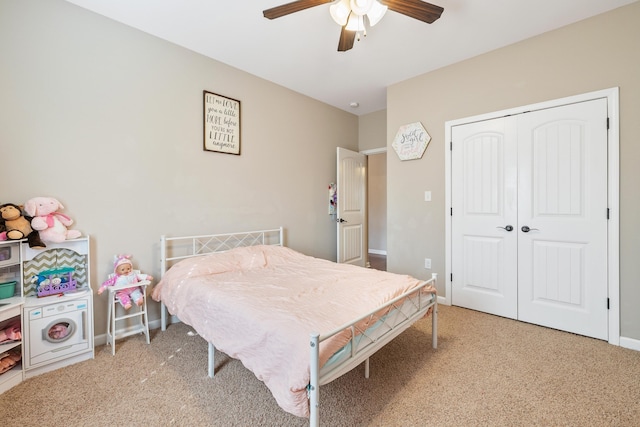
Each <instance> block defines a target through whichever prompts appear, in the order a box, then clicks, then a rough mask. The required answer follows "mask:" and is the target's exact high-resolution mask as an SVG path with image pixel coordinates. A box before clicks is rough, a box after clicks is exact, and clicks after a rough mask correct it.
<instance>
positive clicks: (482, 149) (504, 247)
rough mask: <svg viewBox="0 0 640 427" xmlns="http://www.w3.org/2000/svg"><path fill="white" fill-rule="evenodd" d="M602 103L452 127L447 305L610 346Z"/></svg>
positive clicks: (570, 106) (595, 102) (583, 104)
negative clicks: (449, 296)
mask: <svg viewBox="0 0 640 427" xmlns="http://www.w3.org/2000/svg"><path fill="white" fill-rule="evenodd" d="M606 119H607V101H606V99H597V100H592V101H586V102H580V103H576V104H571V105H565V106H561V107H555V108H549V109H546V110H539V111H533V112H528V113H524V114H519V115H514V116H509V117H503V118H498V119H493V120H487V121H482V122H477V123H470V124H465V125H460V126H456V127H454V128H453V129H452V156H451V159H452V160H451V161H452V168H451V171H452V178H451V182H452V202H453V211H452V223H451V224H452V225H451V228H452V265H451V268H452V270H451V271H452V275H453V277H452V303H453V304H454V305H459V306H462V307H467V308H471V309H476V310H480V311H484V312H488V313H492V314H497V315H501V316H505V317H511V318H517V319H519V320H523V321H526V322H530V323H535V324H538V325H543V326H548V327H553V328H556V329H561V330H564V331H569V332H574V333H578V334H581V335H586V336H590V337H594V338H599V339H607V338H608V313H607V285H608V284H607V277H608V272H607V174H608V171H607V126H606V123H607V121H606Z"/></svg>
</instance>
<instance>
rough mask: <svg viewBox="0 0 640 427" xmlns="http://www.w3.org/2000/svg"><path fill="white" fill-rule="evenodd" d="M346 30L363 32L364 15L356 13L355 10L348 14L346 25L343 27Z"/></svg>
mask: <svg viewBox="0 0 640 427" xmlns="http://www.w3.org/2000/svg"><path fill="white" fill-rule="evenodd" d="M345 28H346V30H347V31H356V32H358V33H360V32H365V31H366V29H365V28H364V16H362V15H356V13H355V12H352V13H351V15H350V16H349V20H348V21H347V26H346V27H345Z"/></svg>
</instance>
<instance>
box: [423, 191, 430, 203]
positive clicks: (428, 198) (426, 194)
mask: <svg viewBox="0 0 640 427" xmlns="http://www.w3.org/2000/svg"><path fill="white" fill-rule="evenodd" d="M424 201H425V202H430V201H431V191H425V192H424Z"/></svg>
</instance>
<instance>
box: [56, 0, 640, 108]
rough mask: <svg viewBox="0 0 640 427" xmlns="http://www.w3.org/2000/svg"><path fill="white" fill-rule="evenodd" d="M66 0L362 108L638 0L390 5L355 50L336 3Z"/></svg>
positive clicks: (455, 0)
mask: <svg viewBox="0 0 640 427" xmlns="http://www.w3.org/2000/svg"><path fill="white" fill-rule="evenodd" d="M67 1H69V2H70V3H74V4H76V5H78V6H81V7H83V8H86V9H89V10H92V11H94V12H96V13H99V14H101V15H104V16H107V17H109V18H112V19H114V20H116V21H119V22H122V23H124V24H126V25H129V26H132V27H134V28H137V29H140V30H142V31H144V32H146V33H149V34H153V35H155V36H157V37H160V38H162V39H165V40H168V41H171V42H173V43H175V44H178V45H180V46H183V47H185V48H188V49H191V50H193V51H195V52H198V53H201V54H203V55H206V56H208V57H211V58H214V59H216V60H218V61H220V62H223V63H226V64H228V65H231V66H233V67H236V68H239V69H241V70H244V71H247V72H249V73H251V74H253V75H255V76H258V77H261V78H263V79H266V80H269V81H272V82H274V83H277V84H279V85H282V86H285V87H287V88H289V89H292V90H294V91H296V92H299V93H302V94H304V95H307V96H309V97H311V98H315V99H317V100H319V101H322V102H325V103H327V104H330V105H333V106H335V107H337V108H340V109H343V110H345V111H349V112H351V113H353V114H357V115H361V114H367V113H370V112H373V111H378V110H382V109H384V108H386V88H387V87H388V86H389V85H391V84H394V83H397V82H400V81H403V80H406V79H408V78H410V77H414V76H417V75H420V74H423V73H426V72H428V71H431V70H435V69H438V68H441V67H444V66H446V65H449V64H452V63H455V62H458V61H461V60H464V59H467V58H471V57H473V56H476V55H479V54H482V53H485V52H488V51H491V50H494V49H497V48H499V47H502V46H506V45H509V44H512V43H515V42H518V41H520V40H524V39H526V38H529V37H532V36H535V35H537V34H541V33H543V32H546V31H549V30H553V29H555V28H559V27H561V26H564V25H567V24H570V23H573V22H576V21H579V20H582V19H585V18H588V17H590V16H593V15H597V14H600V13H603V12H605V11H608V10H611V9H615V8H617V7H620V6H623V5H626V4H629V3H633V2H635V1H637V0H435V1H433V3H434V4H437V5H439V6H442V7H443V8H444V13H443V14H442V17H441V18H440V19H439V20H437V21H435V22H434V23H433V24H425V23H423V22H421V21H418V20H415V19H412V18H409V17H407V16H404V15H401V14H399V13H396V12H391V11H389V12H387V14H386V15H385V16H384V18H383V19H382V21H380V23H378V25H376V26H375V27H373V28H371V29H369V31H368V34H367V37H366V38H364V39H362V40H361V41H356V42H355V45H354V48H353V49H351V50H349V51H347V52H337V45H338V38H339V35H340V27H339V26H338V25H337V24H336V23H334V22H333V20H332V19H331V17H330V15H329V4H325V5H321V6H316V7H313V8H310V9H306V10H304V11H301V12H297V13H294V14H291V15H288V16H285V17H282V18H278V19H274V20H268V19H266V18H264V17H263V16H262V11H263V10H264V9H268V8H271V7H274V6H279V5H281V4H284V3H288V2H290V1H292V0H224V1H223V0H108V1H107V0H67ZM211 89H215V88H211ZM352 102H358V103H359V104H360V106H359V107H358V108H352V107H350V104H351V103H352Z"/></svg>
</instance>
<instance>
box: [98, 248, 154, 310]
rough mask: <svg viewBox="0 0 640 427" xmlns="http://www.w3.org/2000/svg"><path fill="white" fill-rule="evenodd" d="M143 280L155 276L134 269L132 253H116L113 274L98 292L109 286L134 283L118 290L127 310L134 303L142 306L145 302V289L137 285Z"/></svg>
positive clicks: (121, 302)
mask: <svg viewBox="0 0 640 427" xmlns="http://www.w3.org/2000/svg"><path fill="white" fill-rule="evenodd" d="M143 280H153V277H152V276H150V275H148V274H143V273H140V272H139V271H134V270H133V264H132V263H131V255H116V256H115V260H114V262H113V274H112V275H110V276H109V279H107V280H106V281H105V282H104V283H102V285H101V286H100V288H99V289H98V294H101V293H102V292H104V291H105V289H107V288H108V287H109V286H120V285H134V286H132V287H130V288H125V289H120V290H119V291H117V292H116V299H117V300H118V302H119V303H120V305H122V306H123V307H124V309H125V310H128V309H130V308H131V307H132V305H133V304H136V305H137V306H140V305H142V303H143V302H144V297H143V294H142V292H143V290H142V289H141V288H140V287H139V286H135V284H136V283H138V282H140V281H143Z"/></svg>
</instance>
